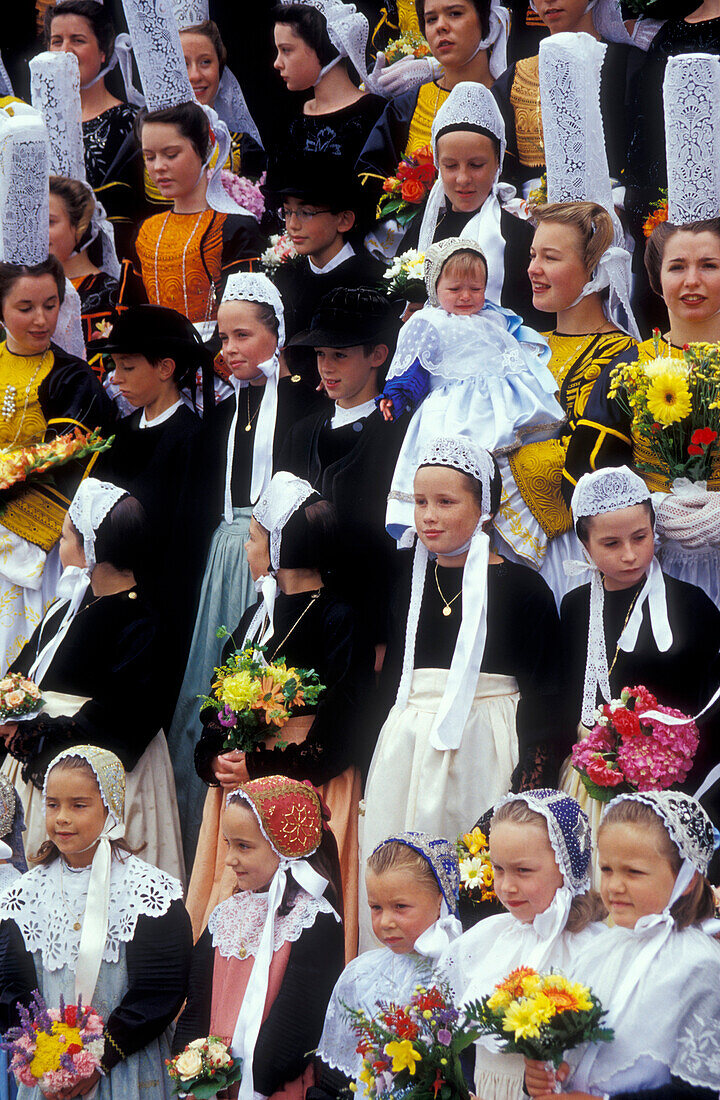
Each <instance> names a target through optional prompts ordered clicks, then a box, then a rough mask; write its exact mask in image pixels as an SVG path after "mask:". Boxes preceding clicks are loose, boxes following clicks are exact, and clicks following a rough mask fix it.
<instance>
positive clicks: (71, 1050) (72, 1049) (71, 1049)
mask: <svg viewBox="0 0 720 1100" xmlns="http://www.w3.org/2000/svg"><path fill="white" fill-rule="evenodd" d="M81 1050H82V1044H81V1043H70V1045H69V1046H68V1048H67V1053H68V1054H79V1053H80V1051H81Z"/></svg>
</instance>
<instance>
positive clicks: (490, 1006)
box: [479, 966, 613, 1069]
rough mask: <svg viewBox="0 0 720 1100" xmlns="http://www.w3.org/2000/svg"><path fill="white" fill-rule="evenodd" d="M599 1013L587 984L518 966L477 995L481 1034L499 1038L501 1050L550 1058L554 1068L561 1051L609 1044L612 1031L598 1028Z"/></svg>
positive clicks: (596, 1000) (535, 1058) (601, 1012)
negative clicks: (583, 1044)
mask: <svg viewBox="0 0 720 1100" xmlns="http://www.w3.org/2000/svg"><path fill="white" fill-rule="evenodd" d="M604 1015H605V1011H604V1009H603V1007H602V1005H601V1004H600V1002H599V1000H598V999H597V997H596V996H595V995H594V994H593V993H592V992H591V990H589V989H588V988H587V986H584V985H581V984H580V982H571V981H568V979H567V978H565V977H563V975H562V974H556V973H553V972H550V973H549V974H538V972H537V971H536V970H533V969H532V968H531V967H529V966H519V967H518V968H517V969H516V970H513V971H512V973H511V974H508V976H507V978H504V979H503V980H502V981H501V982H498V984H497V985H496V986H495V989H494V990H493V992H492V993H491V994H490V995H489V996H487V997H483V998H482V1000H481V1001H480V1012H479V1019H480V1028H481V1034H483V1035H492V1036H494V1037H495V1038H496V1039H498V1040H499V1041H500V1042H502V1044H503V1045H502V1047H501V1050H502V1052H503V1053H504V1054H523V1055H524V1056H525V1057H526V1058H531V1059H533V1060H534V1061H539V1062H552V1064H553V1065H554V1067H555V1068H556V1069H557V1068H558V1067H559V1066H560V1063H561V1062H562V1060H563V1054H564V1052H565V1051H567V1050H572V1049H573V1047H577V1046H580V1044H581V1043H608V1042H610V1040H611V1039H612V1038H613V1031H612V1029H611V1028H606V1027H601V1022H602V1018H603V1016H604Z"/></svg>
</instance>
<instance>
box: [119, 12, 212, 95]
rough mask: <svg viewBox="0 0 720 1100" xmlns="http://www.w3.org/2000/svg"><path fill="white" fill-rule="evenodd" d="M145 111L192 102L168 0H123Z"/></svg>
mask: <svg viewBox="0 0 720 1100" xmlns="http://www.w3.org/2000/svg"><path fill="white" fill-rule="evenodd" d="M123 8H124V9H125V18H126V19H127V25H128V30H129V31H130V38H131V39H132V44H133V50H134V52H135V60H136V61H137V67H138V71H139V73H140V79H141V81H142V86H143V91H144V93H145V99H146V102H147V109H148V111H151V112H152V111H162V110H165V109H166V108H167V107H178V106H179V105H180V104H181V103H194V102H195V95H194V92H193V90H192V86H191V84H190V78H189V76H188V71H187V66H186V64H185V57H184V56H183V52H182V46H181V44H180V32H179V31H178V28H177V23H176V22H175V16H174V14H173V10H172V4H171V2H170V0H123Z"/></svg>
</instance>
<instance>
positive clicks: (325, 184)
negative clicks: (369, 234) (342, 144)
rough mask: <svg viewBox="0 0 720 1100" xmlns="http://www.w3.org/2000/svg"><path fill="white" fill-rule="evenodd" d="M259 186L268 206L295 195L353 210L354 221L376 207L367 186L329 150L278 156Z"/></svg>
mask: <svg viewBox="0 0 720 1100" xmlns="http://www.w3.org/2000/svg"><path fill="white" fill-rule="evenodd" d="M262 190H263V193H264V195H265V196H266V198H267V200H268V203H269V204H270V205H271V206H280V205H281V204H282V202H283V200H284V199H286V198H296V199H299V200H300V201H301V202H309V203H313V204H317V205H318V206H329V207H330V208H331V209H333V210H336V211H340V210H352V211H354V213H355V217H356V221H358V222H363V223H365V222H366V221H367V220H368V218H370V219H371V218H372V215H373V213H374V208H375V198H374V196H373V194H372V193H371V190H370V188H364V187H363V186H362V184H361V183H360V180H359V179H358V176H357V173H356V172H355V171H354V170H353V168H352V166H349V165H348V164H347V162H346V161H345V160H344V159H343V158H342V157H337V156H331V155H330V154H328V153H305V154H304V155H303V156H299V157H294V158H292V159H290V158H288V157H283V158H278V159H277V160H275V161H274V162H272V163H271V164H270V167H269V168H268V172H267V178H266V181H265V184H264V186H263V189H262Z"/></svg>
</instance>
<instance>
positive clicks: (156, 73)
mask: <svg viewBox="0 0 720 1100" xmlns="http://www.w3.org/2000/svg"><path fill="white" fill-rule="evenodd" d="M123 8H124V10H125V18H126V19H127V24H128V28H129V30H130V37H131V39H132V44H133V50H134V53H135V60H136V62H137V67H138V72H139V73H140V79H141V81H142V86H143V91H144V92H145V100H146V104H147V109H148V111H149V112H151V113H152V112H153V111H163V110H166V109H167V108H169V107H180V106H182V104H184V103H196V104H197V105H198V107H200V109H201V110H202V111H203V112H204V114H205V115H206V116H207V119H208V122H209V123H210V131H211V136H212V138H213V144H212V148H211V150H210V153H209V154H208V156H207V158H206V160H205V162H204V164H203V171H205V169H206V168H207V167H208V165H209V164H210V162H211V161H212V160H213V158H215V163H214V165H213V168H212V170H211V171H210V172H209V174H208V186H207V195H206V198H207V203H208V206H210V207H211V208H212V209H213V210H217V211H218V212H219V213H221V214H245V215H247V216H248V217H253V218H254V217H255V215H254V214H252V213H251V212H250V211H249V210H246V209H245V207H243V206H240V205H239V204H238V203H236V202H235V200H234V199H233V198H231V196H230V195H229V194H228V192H227V191H226V190H225V188H224V186H223V183H222V176H221V172H222V169H223V166H224V164H225V162H226V160H227V158H228V154H229V152H230V144H231V138H230V131H229V130H228V128H227V126H226V125H225V123H224V122H223V121H222V120H221V119H220V118H219V116H218V114H217V111H215V110H214V109H213V108H212V107H207V106H202V105H201V104H199V103H197V100H196V98H195V93H194V92H193V90H192V86H191V84H190V77H189V76H188V71H187V65H186V64H185V56H184V54H183V52H182V44H181V42H180V31H179V30H178V27H177V23H176V22H175V15H174V14H173V9H172V0H123ZM255 220H257V219H255Z"/></svg>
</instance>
